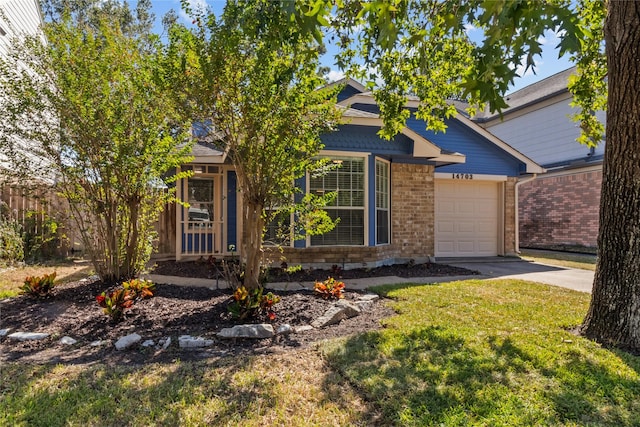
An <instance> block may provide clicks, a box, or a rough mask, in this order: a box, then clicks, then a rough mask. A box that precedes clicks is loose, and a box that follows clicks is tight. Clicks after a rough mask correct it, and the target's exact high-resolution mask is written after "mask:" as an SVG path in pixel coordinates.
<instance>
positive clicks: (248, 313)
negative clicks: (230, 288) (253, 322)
mask: <svg viewBox="0 0 640 427" xmlns="http://www.w3.org/2000/svg"><path fill="white" fill-rule="evenodd" d="M278 302H280V297H279V296H277V295H275V294H273V293H272V292H268V293H267V294H263V289H262V288H258V289H252V290H247V288H245V287H244V286H240V287H238V288H237V289H236V290H235V292H234V293H233V301H231V303H230V304H229V306H228V307H227V308H228V310H229V312H230V313H231V315H232V316H233V317H235V318H237V319H241V320H244V319H249V318H257V317H258V316H260V315H261V314H264V315H266V317H267V319H269V320H271V321H273V320H275V318H276V313H275V311H274V309H273V306H274V305H275V304H277V303H278Z"/></svg>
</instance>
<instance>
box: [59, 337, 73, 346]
mask: <svg viewBox="0 0 640 427" xmlns="http://www.w3.org/2000/svg"><path fill="white" fill-rule="evenodd" d="M58 342H59V343H60V344H62V345H74V344H75V343H77V342H78V340H74V339H73V338H71V337H62V338H60V341H58Z"/></svg>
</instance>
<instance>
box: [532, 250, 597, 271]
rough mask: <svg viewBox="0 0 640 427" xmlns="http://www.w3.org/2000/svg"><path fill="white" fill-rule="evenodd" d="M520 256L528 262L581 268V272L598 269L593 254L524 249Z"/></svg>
mask: <svg viewBox="0 0 640 427" xmlns="http://www.w3.org/2000/svg"><path fill="white" fill-rule="evenodd" d="M520 256H521V257H522V258H523V259H526V260H527V261H534V262H539V263H542V264H549V265H556V266H558V267H569V268H579V269H581V270H591V271H595V269H596V256H595V255H591V254H582V253H571V252H558V251H545V250H540V249H523V250H522V252H521V254H520Z"/></svg>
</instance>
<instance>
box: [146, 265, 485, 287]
mask: <svg viewBox="0 0 640 427" xmlns="http://www.w3.org/2000/svg"><path fill="white" fill-rule="evenodd" d="M152 273H153V274H161V275H165V276H179V277H202V278H207V279H215V278H216V277H218V278H220V279H222V278H223V276H222V268H221V267H220V264H219V262H217V261H214V262H210V261H209V260H207V259H201V260H199V261H187V262H175V261H160V262H157V263H156V264H155V266H154V268H153V270H152ZM470 274H480V273H478V272H477V271H470V270H467V269H465V268H459V267H454V266H451V265H446V264H436V263H425V264H415V263H412V262H409V263H406V264H394V265H385V266H381V267H375V268H354V269H349V270H344V269H342V267H341V266H339V265H334V266H333V267H332V268H331V269H328V270H324V269H302V270H298V271H294V272H291V273H288V272H287V271H286V269H283V268H271V269H270V270H269V271H268V273H267V279H268V282H271V283H278V282H312V281H320V280H325V279H326V278H327V277H329V276H331V277H333V278H335V279H341V280H348V279H361V278H367V277H386V276H397V277H406V278H410V277H441V276H465V275H470Z"/></svg>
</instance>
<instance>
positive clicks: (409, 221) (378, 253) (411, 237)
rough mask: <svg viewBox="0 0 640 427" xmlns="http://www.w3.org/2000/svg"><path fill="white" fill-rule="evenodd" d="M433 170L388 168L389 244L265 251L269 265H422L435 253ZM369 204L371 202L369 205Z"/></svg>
mask: <svg viewBox="0 0 640 427" xmlns="http://www.w3.org/2000/svg"><path fill="white" fill-rule="evenodd" d="M433 173H434V168H433V166H425V165H407V164H399V163H392V164H391V177H392V178H391V243H390V244H389V245H381V246H350V247H340V246H337V247H336V246H331V247H312V248H305V249H294V248H284V249H283V252H282V253H279V252H277V251H275V250H270V249H267V250H266V251H265V252H266V253H265V255H266V257H267V259H268V261H269V262H270V263H273V264H279V263H280V262H281V258H283V259H285V260H286V261H287V263H289V264H305V265H318V266H321V265H324V266H327V265H328V266H330V265H333V264H338V265H341V266H342V265H344V266H345V267H346V268H355V267H363V266H368V267H374V266H378V265H382V264H389V263H394V262H405V261H408V260H410V259H413V260H415V261H416V262H425V261H426V260H427V259H428V257H430V256H433V253H434V228H433V227H434V215H435V213H434V212H435V211H434V181H433ZM370 203H372V201H370Z"/></svg>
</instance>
